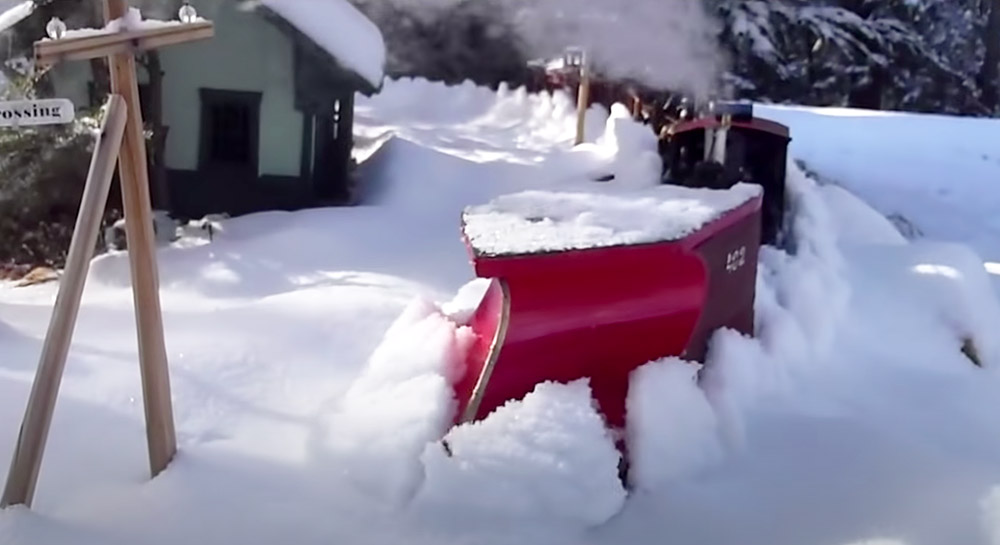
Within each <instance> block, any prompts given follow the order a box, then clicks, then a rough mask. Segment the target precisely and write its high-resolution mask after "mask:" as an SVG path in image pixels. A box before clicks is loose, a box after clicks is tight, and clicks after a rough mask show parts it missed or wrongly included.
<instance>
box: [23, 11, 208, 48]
mask: <svg viewBox="0 0 1000 545" xmlns="http://www.w3.org/2000/svg"><path fill="white" fill-rule="evenodd" d="M205 21H206V20H205V19H204V18H202V17H195V18H194V20H193V21H192V22H194V23H203V22H205ZM181 24H184V23H182V22H181V21H162V20H159V19H143V18H142V12H141V11H140V10H139V8H134V7H129V8H128V10H127V11H126V12H125V15H124V16H123V17H119V18H117V19H113V20H111V21H109V22H108V24H106V25H104V26H103V27H102V28H74V29H69V30H67V31H66V32H65V33H64V34H63V36H62V39H72V38H87V37H91V36H103V35H105V34H114V33H116V32H129V31H137V30H151V29H157V28H166V27H171V26H177V25H181ZM49 40H51V38H49V37H44V38H42V41H49Z"/></svg>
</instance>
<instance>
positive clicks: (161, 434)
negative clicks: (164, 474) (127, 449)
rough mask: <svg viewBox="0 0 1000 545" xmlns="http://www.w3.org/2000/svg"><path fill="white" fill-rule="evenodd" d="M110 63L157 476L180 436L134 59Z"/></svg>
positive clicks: (112, 11) (108, 4)
mask: <svg viewBox="0 0 1000 545" xmlns="http://www.w3.org/2000/svg"><path fill="white" fill-rule="evenodd" d="M126 9H127V6H126V4H125V2H124V0H104V20H105V23H109V22H111V21H112V20H114V19H117V18H120V17H123V16H124V15H125V13H126ZM108 66H109V69H110V72H111V92H112V93H114V94H119V95H121V96H122V98H124V99H125V104H126V106H127V108H128V120H127V124H126V127H125V137H124V140H123V142H122V153H121V155H120V156H119V158H118V172H119V176H120V178H121V186H122V203H123V205H124V208H125V236H126V242H127V244H128V256H129V265H130V269H131V275H132V296H133V304H134V307H135V318H136V329H137V334H138V341H139V367H140V373H141V377H142V393H143V402H144V406H145V412H146V442H147V444H148V448H149V469H150V473H151V475H152V476H153V477H155V476H156V475H158V474H159V473H160V472H161V471H163V470H164V469H166V467H167V465H168V464H169V463H170V461H171V460H172V459H173V457H174V454H175V453H176V451H177V438H176V435H175V431H174V417H173V407H172V402H171V399H170V373H169V371H168V368H167V349H166V342H165V341H164V338H163V316H162V313H161V309H160V286H159V283H160V281H159V275H158V272H157V264H156V241H155V236H154V233H153V213H152V208H151V204H150V195H149V171H148V170H147V166H146V142H145V139H144V138H143V128H142V112H141V111H140V104H139V85H138V82H137V81H136V69H135V57H134V56H133V55H132V54H131V53H118V54H115V55H113V56H111V57H109V58H108Z"/></svg>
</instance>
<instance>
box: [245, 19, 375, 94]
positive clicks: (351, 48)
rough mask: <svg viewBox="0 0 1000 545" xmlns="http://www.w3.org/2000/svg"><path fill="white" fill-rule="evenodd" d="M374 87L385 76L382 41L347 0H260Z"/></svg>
mask: <svg viewBox="0 0 1000 545" xmlns="http://www.w3.org/2000/svg"><path fill="white" fill-rule="evenodd" d="M259 3H260V4H261V5H263V6H265V7H267V8H268V9H270V10H271V11H273V12H274V13H275V14H277V15H279V16H280V17H281V18H283V19H285V20H286V21H287V22H288V23H289V24H291V25H292V26H294V27H295V28H297V29H298V30H299V32H301V33H302V34H305V35H306V36H307V37H309V39H311V40H312V41H313V42H315V43H316V45H318V46H319V47H320V48H322V49H323V50H325V51H326V52H327V53H329V54H330V55H331V56H332V57H333V58H335V59H337V61H339V62H340V63H341V64H342V65H343V66H344V68H346V69H348V70H352V71H354V72H356V73H357V74H358V75H359V76H361V77H363V78H364V79H365V80H366V81H368V82H369V83H370V84H371V85H372V86H373V87H376V88H378V87H380V86H381V84H382V79H383V77H384V75H385V57H386V52H385V40H384V38H383V36H382V32H381V31H380V30H379V28H378V26H376V25H375V23H373V22H372V21H371V20H370V19H368V17H366V16H365V15H364V14H363V13H361V11H359V10H358V9H357V8H356V7H354V6H353V5H351V3H350V2H348V1H347V0H259Z"/></svg>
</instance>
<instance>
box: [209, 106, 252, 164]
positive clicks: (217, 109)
mask: <svg viewBox="0 0 1000 545" xmlns="http://www.w3.org/2000/svg"><path fill="white" fill-rule="evenodd" d="M260 100H261V95H260V93H252V92H243V91H223V90H217V89H202V90H201V165H202V167H210V166H212V167H245V168H248V169H256V167H257V147H258V144H259V137H258V135H259V126H258V125H259V122H260Z"/></svg>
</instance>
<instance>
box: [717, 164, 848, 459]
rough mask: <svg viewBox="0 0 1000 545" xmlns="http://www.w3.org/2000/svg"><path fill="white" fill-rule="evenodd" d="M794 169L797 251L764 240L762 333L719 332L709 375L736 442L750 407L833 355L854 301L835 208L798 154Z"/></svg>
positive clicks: (790, 184)
mask: <svg viewBox="0 0 1000 545" xmlns="http://www.w3.org/2000/svg"><path fill="white" fill-rule="evenodd" d="M787 171H788V177H787V181H786V192H787V195H788V197H787V201H788V206H789V215H788V217H789V219H790V222H789V224H788V228H789V229H790V233H791V236H790V238H789V240H788V241H786V242H787V244H788V247H789V251H788V252H786V251H781V250H778V249H776V248H773V247H770V246H765V247H763V248H761V254H760V263H759V265H758V272H757V274H758V281H757V295H756V301H755V305H754V311H755V313H756V318H755V319H756V325H755V328H754V329H755V338H754V339H745V338H743V337H742V336H740V335H739V334H737V333H736V332H734V331H728V330H726V331H720V332H719V333H717V334H716V335H715V336H714V337H713V339H712V340H711V344H710V350H709V354H708V357H707V362H706V368H705V371H704V373H703V374H702V377H701V384H702V386H703V387H704V389H705V391H706V395H708V397H709V399H710V400H711V402H712V404H713V406H714V407H715V408H716V410H717V411H719V414H720V416H721V421H722V426H723V430H724V434H725V437H726V439H727V441H728V442H729V443H730V444H731V445H740V444H742V443H743V440H744V439H745V425H744V422H743V419H744V415H746V414H747V413H748V411H749V410H750V409H752V408H753V407H754V406H755V405H756V404H757V402H758V401H759V400H761V399H763V398H767V397H769V396H772V395H778V394H783V393H787V392H788V391H789V389H790V387H791V386H790V385H791V384H792V382H791V381H792V379H793V377H794V376H795V375H796V374H797V373H799V372H808V371H809V370H810V368H815V367H816V366H818V365H821V364H823V363H824V362H826V361H828V360H829V358H830V356H831V353H832V350H833V348H834V344H835V339H836V337H837V332H838V327H839V326H840V325H841V324H842V323H843V320H844V319H845V317H846V312H847V309H848V303H849V298H850V285H849V284H848V282H847V279H846V275H845V263H844V259H843V255H842V253H841V250H840V247H839V246H838V232H837V229H836V224H835V222H834V221H833V218H832V216H831V214H830V210H829V208H828V207H827V205H826V203H825V201H824V199H823V197H822V193H821V191H820V189H819V186H818V185H817V184H816V182H815V181H814V180H812V179H811V178H808V177H807V176H806V175H805V173H804V172H802V170H801V169H800V168H799V167H798V166H797V165H796V164H795V163H794V162H793V161H789V163H788V170H787Z"/></svg>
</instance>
